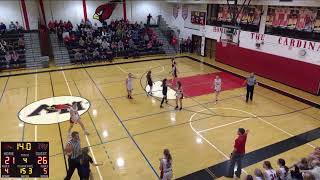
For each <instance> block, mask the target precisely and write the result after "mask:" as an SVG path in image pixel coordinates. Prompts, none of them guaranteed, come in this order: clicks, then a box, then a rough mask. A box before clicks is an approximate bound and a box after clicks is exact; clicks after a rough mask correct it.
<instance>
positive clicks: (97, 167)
mask: <svg viewBox="0 0 320 180" xmlns="http://www.w3.org/2000/svg"><path fill="white" fill-rule="evenodd" d="M61 73H62V75H63V78H64V80H65V83H66V84H67V88H68V91H69V94H70V96H72V92H71V89H70V86H69V82H68V81H67V77H66V75H65V73H64V71H61ZM85 138H86V141H87V144H88V145H89V146H90V147H89V150H90V152H91V155H92V159H93V162H95V163H97V160H96V157H95V155H94V153H93V150H92V147H91V142H90V140H89V138H88V135H85ZM96 169H97V171H98V175H99V178H100V179H103V177H102V175H101V172H100V167H99V166H96Z"/></svg>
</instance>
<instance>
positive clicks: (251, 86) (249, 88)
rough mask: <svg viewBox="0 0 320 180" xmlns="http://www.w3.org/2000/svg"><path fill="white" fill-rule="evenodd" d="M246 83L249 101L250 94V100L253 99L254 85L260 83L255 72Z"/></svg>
mask: <svg viewBox="0 0 320 180" xmlns="http://www.w3.org/2000/svg"><path fill="white" fill-rule="evenodd" d="M245 83H246V84H247V95H246V102H248V100H249V96H250V100H251V101H252V99H253V91H254V86H255V85H258V83H257V80H256V77H255V76H254V73H253V72H252V73H251V74H250V76H249V77H247V80H246V81H245Z"/></svg>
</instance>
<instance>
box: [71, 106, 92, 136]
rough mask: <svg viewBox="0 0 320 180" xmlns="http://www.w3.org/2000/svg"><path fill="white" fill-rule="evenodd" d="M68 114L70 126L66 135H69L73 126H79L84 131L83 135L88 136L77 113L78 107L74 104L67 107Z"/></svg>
mask: <svg viewBox="0 0 320 180" xmlns="http://www.w3.org/2000/svg"><path fill="white" fill-rule="evenodd" d="M67 107H68V110H69V112H70V126H69V129H68V134H70V133H71V129H72V128H73V125H74V124H79V125H80V126H81V128H82V130H83V131H84V134H85V135H89V132H88V130H87V129H86V128H85V127H84V125H83V123H82V122H81V118H80V115H79V113H78V105H77V103H76V102H73V103H72V105H71V106H70V105H69V106H67Z"/></svg>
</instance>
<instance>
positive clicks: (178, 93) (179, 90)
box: [175, 81, 183, 110]
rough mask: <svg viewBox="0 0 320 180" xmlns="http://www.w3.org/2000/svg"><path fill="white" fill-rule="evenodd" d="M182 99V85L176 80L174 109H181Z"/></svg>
mask: <svg viewBox="0 0 320 180" xmlns="http://www.w3.org/2000/svg"><path fill="white" fill-rule="evenodd" d="M182 99H183V90H182V85H181V82H180V81H178V82H177V88H176V107H175V109H176V110H177V109H179V110H181V109H182ZM178 103H180V108H179V104H178Z"/></svg>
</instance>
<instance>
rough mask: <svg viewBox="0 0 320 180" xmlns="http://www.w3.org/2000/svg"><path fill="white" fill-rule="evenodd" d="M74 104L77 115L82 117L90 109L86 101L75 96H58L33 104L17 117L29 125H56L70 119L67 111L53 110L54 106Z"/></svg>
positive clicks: (22, 110) (21, 111)
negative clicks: (76, 107)
mask: <svg viewBox="0 0 320 180" xmlns="http://www.w3.org/2000/svg"><path fill="white" fill-rule="evenodd" d="M72 103H76V104H77V106H78V113H79V115H82V114H83V113H85V112H87V111H88V109H89V108H90V102H89V101H88V100H87V99H84V98H82V97H77V96H58V97H51V98H46V99H42V100H39V101H36V102H33V103H31V104H29V105H27V106H26V107H24V108H23V109H21V110H20V112H19V114H18V117H19V119H20V120H21V121H23V122H25V123H29V124H56V123H60V122H64V121H68V120H69V119H70V114H69V110H68V109H59V110H58V109H55V108H53V107H54V106H55V105H71V104H72Z"/></svg>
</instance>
